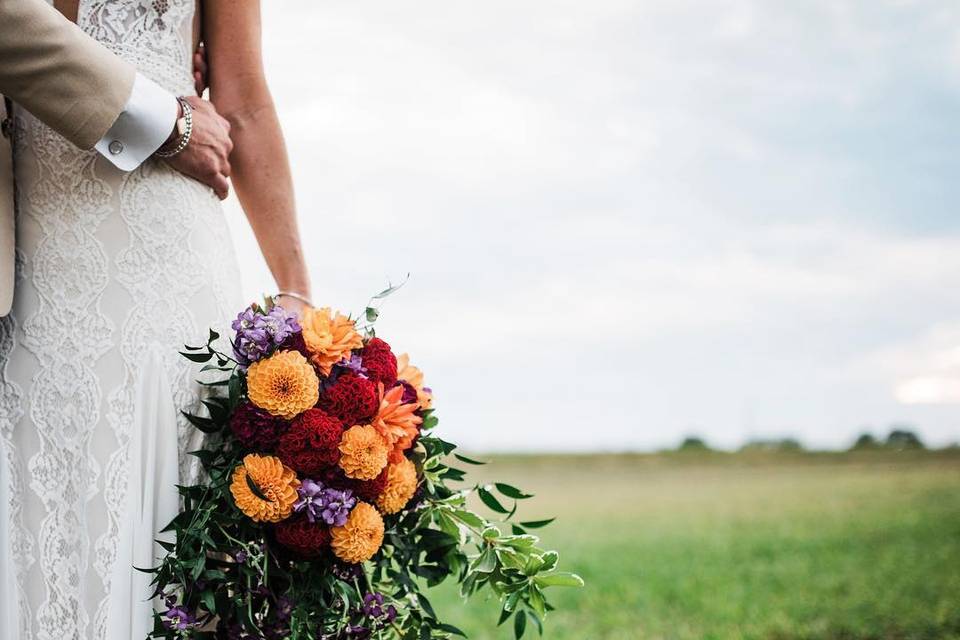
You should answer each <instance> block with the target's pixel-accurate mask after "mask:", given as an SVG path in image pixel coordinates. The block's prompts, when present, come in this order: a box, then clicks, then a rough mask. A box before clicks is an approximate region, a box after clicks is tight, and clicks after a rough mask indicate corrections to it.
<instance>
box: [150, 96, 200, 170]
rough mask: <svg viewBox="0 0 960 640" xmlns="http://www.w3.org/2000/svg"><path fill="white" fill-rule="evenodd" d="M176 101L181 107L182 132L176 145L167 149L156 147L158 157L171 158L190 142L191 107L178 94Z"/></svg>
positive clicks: (191, 125) (191, 130) (191, 129)
mask: <svg viewBox="0 0 960 640" xmlns="http://www.w3.org/2000/svg"><path fill="white" fill-rule="evenodd" d="M177 102H179V103H180V107H181V108H182V109H183V125H184V126H183V133H181V134H180V138H179V139H178V140H177V145H176V146H175V147H173V148H172V149H170V150H169V151H164V150H163V149H157V151H156V155H157V157H159V158H172V157H173V156H175V155H177V154H178V153H180V152H181V151H183V150H184V149H186V148H187V145H188V144H190V134H192V133H193V109H192V108H191V107H190V103H189V102H187V101H186V100H184V99H183V98H181V97H179V96H178V97H177Z"/></svg>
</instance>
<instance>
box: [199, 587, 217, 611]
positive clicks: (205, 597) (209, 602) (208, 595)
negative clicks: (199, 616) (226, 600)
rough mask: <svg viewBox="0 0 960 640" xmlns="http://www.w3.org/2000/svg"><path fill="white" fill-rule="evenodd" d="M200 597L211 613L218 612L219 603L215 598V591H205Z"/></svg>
mask: <svg viewBox="0 0 960 640" xmlns="http://www.w3.org/2000/svg"><path fill="white" fill-rule="evenodd" d="M200 599H201V600H202V601H203V606H204V607H205V608H206V609H207V611H209V612H210V613H216V612H217V603H216V601H215V600H214V594H213V591H204V592H203V593H202V594H200Z"/></svg>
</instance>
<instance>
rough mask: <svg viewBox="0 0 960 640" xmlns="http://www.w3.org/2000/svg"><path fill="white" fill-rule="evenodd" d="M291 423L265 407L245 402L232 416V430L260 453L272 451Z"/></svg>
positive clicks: (243, 443) (243, 442) (243, 441)
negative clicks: (272, 413)
mask: <svg viewBox="0 0 960 640" xmlns="http://www.w3.org/2000/svg"><path fill="white" fill-rule="evenodd" d="M289 425H290V423H288V422H287V421H286V420H284V419H283V418H278V417H276V416H272V415H270V414H269V413H267V412H266V411H264V410H263V409H259V408H257V407H255V406H254V405H253V404H251V403H249V402H244V403H243V404H241V405H240V406H239V407H237V409H236V411H234V412H233V415H232V416H231V417H230V430H231V431H233V435H235V436H236V437H237V440H239V441H240V443H241V444H242V445H243V446H244V447H247V448H249V449H253V450H255V451H257V452H260V453H270V452H272V451H273V450H274V449H275V448H276V446H277V441H278V440H279V439H280V436H281V435H283V433H284V432H285V431H286V430H287V429H288V427H289Z"/></svg>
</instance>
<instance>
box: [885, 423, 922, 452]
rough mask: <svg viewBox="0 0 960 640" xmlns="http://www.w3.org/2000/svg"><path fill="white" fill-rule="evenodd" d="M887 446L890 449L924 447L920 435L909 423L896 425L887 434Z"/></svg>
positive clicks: (899, 449) (900, 449)
mask: <svg viewBox="0 0 960 640" xmlns="http://www.w3.org/2000/svg"><path fill="white" fill-rule="evenodd" d="M886 446H887V447H888V448H890V449H895V450H897V451H902V450H904V449H923V448H924V447H923V442H922V441H921V440H920V436H918V435H917V434H916V432H915V431H914V430H913V429H911V428H910V427H909V426H907V425H903V426H895V427H894V428H893V429H891V430H890V435H888V436H887V442H886Z"/></svg>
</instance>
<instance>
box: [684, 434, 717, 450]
mask: <svg viewBox="0 0 960 640" xmlns="http://www.w3.org/2000/svg"><path fill="white" fill-rule="evenodd" d="M677 451H710V446H709V445H708V444H707V442H706V441H705V440H704V439H703V438H699V437H697V436H688V437H686V438H684V439H683V442H681V443H680V446H679V447H677Z"/></svg>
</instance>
